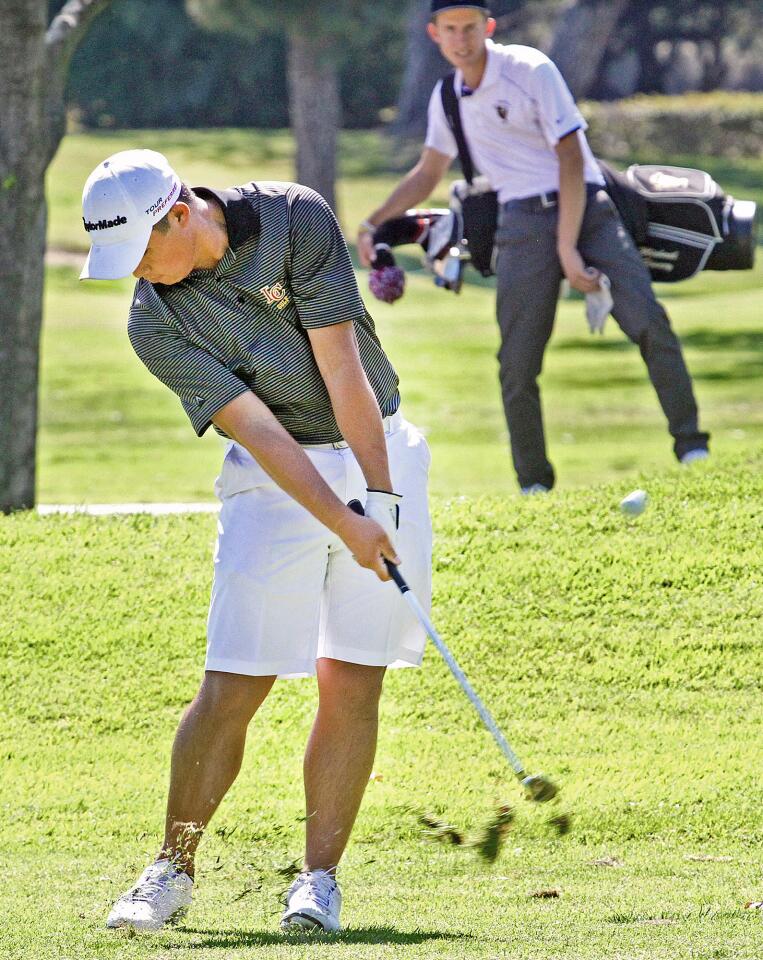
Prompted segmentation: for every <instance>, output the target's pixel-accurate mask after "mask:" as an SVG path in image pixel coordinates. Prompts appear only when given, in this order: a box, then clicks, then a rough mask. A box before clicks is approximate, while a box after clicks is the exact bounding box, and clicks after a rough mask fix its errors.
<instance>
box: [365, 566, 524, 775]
mask: <svg viewBox="0 0 763 960" xmlns="http://www.w3.org/2000/svg"><path fill="white" fill-rule="evenodd" d="M384 562H385V564H386V566H387V570H388V571H389V575H390V576H391V577H392V579H393V580H394V581H395V583H396V584H397V586H398V588H399V590H400V593H402V595H403V598H404V600H405V601H406V603H407V604H408V606H409V607H410V608H411V610H412V611H413V613H414V614H415V616H416V619H417V620H418V621H419V623H420V624H421V625H422V627H423V628H424V629H425V630H426V632H427V634H428V635H429V638H430V640H431V641H432V643H433V644H434V645H435V646H436V647H437V650H438V651H439V653H440V655H441V656H442V658H443V660H444V661H445V662H446V663H447V665H448V667H449V669H450V672H451V673H452V674H453V676H454V677H455V678H456V680H457V681H458V684H459V686H460V687H461V689H462V690H463V691H464V693H465V694H466V695H467V697H468V698H469V700H470V701H471V703H472V706H473V707H474V708H475V710H476V711H477V713H478V714H479V715H480V717H481V718H482V722H483V723H484V724H485V726H486V727H487V728H488V730H489V731H490V733H491V734H492V735H493V739H494V740H495V742H496V743H497V744H498V746H499V747H500V750H501V753H503V755H504V756H505V757H506V759H507V760H508V761H509V764H510V766H511V768H512V769H513V770H514V773H516V775H517V776H518V777H519V778H520V779H521V778H523V777H524V776H525V775H526V771H525V768H524V767H523V766H522V761H521V760H520V759H519V757H518V756H517V755H516V754H515V753H514V751H513V750H512V749H511V747H510V746H509V744H508V741H507V740H506V737H504V735H503V734H502V733H501V731H500V730H499V728H498V724H497V723H496V722H495V720H493V716H492V714H491V713H490V711H489V710H488V708H487V707H486V706H485V704H484V703H483V702H482V700H481V699H480V696H479V694H478V693H477V691H476V690H475V689H474V688H473V687H472V685H471V684H470V683H469V681H468V680H467V678H466V674H465V673H464V672H463V670H462V669H461V667H459V665H458V663H457V662H456V658H455V657H454V656H453V654H452V653H451V652H450V650H449V649H448V646H447V644H446V643H445V641H444V640H443V639H442V637H441V636H440V634H439V633H438V632H437V631H436V630H435V628H434V625H433V624H432V621H431V620H430V619H429V617H428V616H427V613H426V611H425V610H424V608H423V607H422V606H421V604H420V603H419V601H418V598H417V597H416V594H415V593H414V592H413V591H412V590H411V588H410V587H409V586H408V584H407V583H406V582H405V579H404V577H403V575H402V574H401V573H400V571H399V570H398V568H397V566H396V565H395V564H394V563H391V562H390V561H389V560H385V561H384Z"/></svg>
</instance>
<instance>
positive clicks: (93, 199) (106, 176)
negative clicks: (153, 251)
mask: <svg viewBox="0 0 763 960" xmlns="http://www.w3.org/2000/svg"><path fill="white" fill-rule="evenodd" d="M180 185H181V184H180V178H179V177H178V175H177V174H176V173H175V171H174V170H173V169H172V167H171V166H170V165H169V162H168V160H167V158H166V157H164V156H163V155H162V154H161V153H157V152H156V151H155V150H122V151H121V152H120V153H115V154H114V155H113V156H111V157H108V158H107V159H106V160H104V161H103V163H100V164H99V165H98V166H97V167H96V168H95V170H93V172H92V173H91V174H90V176H89V177H88V178H87V182H86V183H85V188H84V190H83V192H82V213H83V217H82V222H83V223H84V225H85V230H87V232H88V234H90V235H91V243H92V246H91V248H90V253H89V254H88V257H87V260H86V262H85V266H84V268H83V270H82V273H81V274H80V279H81V280H86V279H96V280H116V279H118V278H120V277H127V276H129V275H130V274H131V273H132V272H133V271H134V270H135V268H136V267H137V266H138V264H139V263H140V261H141V260H142V259H143V254H144V253H145V252H146V247H147V246H148V240H149V237H150V236H151V231H152V230H153V228H154V224H156V223H157V222H158V221H159V220H161V219H162V217H163V216H164V215H165V214H166V213H167V211H168V210H170V209H171V208H172V205H173V204H174V203H175V202H176V201H177V198H178V195H179V194H180Z"/></svg>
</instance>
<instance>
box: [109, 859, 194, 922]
mask: <svg viewBox="0 0 763 960" xmlns="http://www.w3.org/2000/svg"><path fill="white" fill-rule="evenodd" d="M192 892H193V880H192V879H191V878H190V877H189V876H188V874H187V873H184V872H183V871H182V870H178V869H177V867H175V866H173V864H171V863H170V861H169V860H157V862H156V863H152V864H151V866H150V867H147V868H146V869H145V870H144V871H143V873H142V874H141V875H140V877H138V882H137V883H136V884H135V886H134V887H132V889H130V890H128V891H127V893H123V894H122V896H121V897H120V898H119V899H118V900H117V902H116V903H115V904H114V906H113V907H112V910H111V913H110V914H109V917H108V920H107V921H106V926H107V927H111V928H112V929H113V928H115V927H132V928H133V929H135V930H161V929H162V927H164V926H165V925H166V924H168V923H171V922H173V921H176V920H179V919H180V918H181V917H182V916H183V914H185V912H186V910H187V909H188V907H189V905H190V903H191V896H192Z"/></svg>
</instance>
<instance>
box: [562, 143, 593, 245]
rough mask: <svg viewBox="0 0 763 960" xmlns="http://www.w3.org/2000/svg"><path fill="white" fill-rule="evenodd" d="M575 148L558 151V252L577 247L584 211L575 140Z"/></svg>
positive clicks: (584, 199)
mask: <svg viewBox="0 0 763 960" xmlns="http://www.w3.org/2000/svg"><path fill="white" fill-rule="evenodd" d="M575 148H576V149H571V150H570V149H568V150H564V151H560V152H559V224H558V227H557V237H556V245H557V249H558V250H559V252H560V253H562V252H564V251H565V250H574V249H576V248H577V245H578V238H579V237H580V227H581V224H582V223H583V213H584V212H585V203H586V188H585V180H584V179H583V169H584V167H583V155H582V153H581V152H580V148H579V147H578V145H577V142H576V143H575Z"/></svg>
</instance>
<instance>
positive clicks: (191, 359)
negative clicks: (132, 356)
mask: <svg viewBox="0 0 763 960" xmlns="http://www.w3.org/2000/svg"><path fill="white" fill-rule="evenodd" d="M128 335H129V337H130V343H131V344H132V346H133V349H134V350H135V352H136V353H137V354H138V356H139V357H140V359H141V360H142V361H143V363H144V364H145V365H146V367H148V369H149V370H150V371H151V373H153V375H154V376H155V377H156V378H157V379H158V380H161V381H162V383H164V384H165V385H166V386H168V387H169V388H170V390H172V391H173V392H174V393H176V394H177V395H178V397H179V398H180V401H181V403H182V405H183V409H184V410H185V412H186V414H187V415H188V418H189V420H190V421H191V424H192V425H193V428H194V430H195V431H196V434H197V436H199V437H200V436H201V435H202V434H203V433H204V432H205V431H206V430H207V428H208V427H209V425H210V424H211V422H212V417H213V416H214V415H215V414H216V413H217V411H218V410H221V409H222V408H223V407H224V406H225V405H226V404H228V403H230V402H231V400H235V399H236V397H239V396H241V394H243V393H246V392H247V391H248V390H249V387H248V386H247V384H246V383H244V381H243V380H241V379H240V378H239V377H237V376H236V374H235V373H233V372H232V371H231V370H229V369H228V368H227V367H226V366H225V364H223V363H221V362H220V361H219V360H217V359H216V358H215V357H213V356H212V354H210V353H208V352H207V351H206V350H202V349H201V348H200V347H197V346H195V345H194V344H192V343H191V342H190V341H188V340H187V339H186V338H185V337H184V336H183V335H182V333H181V332H180V331H179V330H176V329H175V328H173V327H172V326H170V325H169V324H167V323H165V322H163V321H162V320H161V319H159V318H157V317H155V316H153V315H152V314H151V313H150V312H149V311H147V310H143V309H141V308H140V307H139V306H136V304H135V302H133V306H132V309H131V310H130V323H129V326H128Z"/></svg>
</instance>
